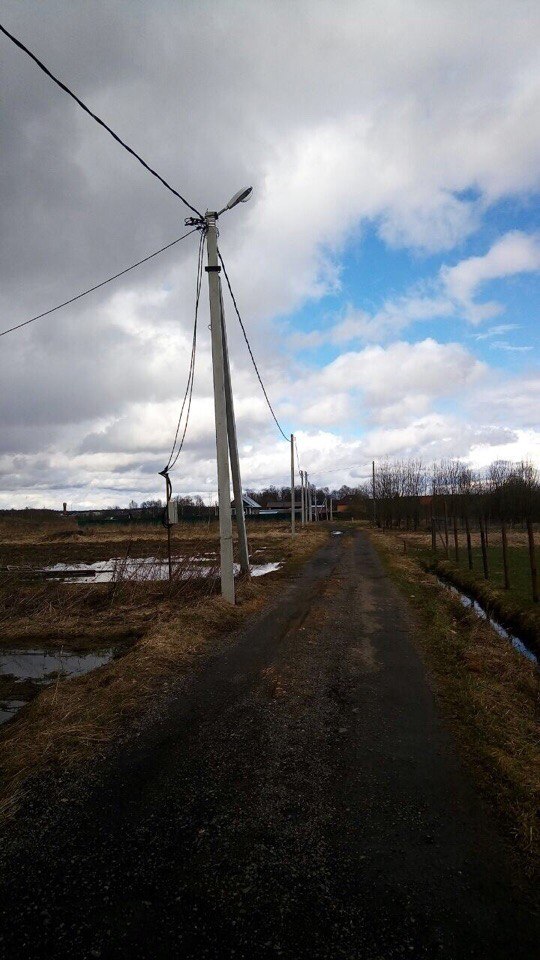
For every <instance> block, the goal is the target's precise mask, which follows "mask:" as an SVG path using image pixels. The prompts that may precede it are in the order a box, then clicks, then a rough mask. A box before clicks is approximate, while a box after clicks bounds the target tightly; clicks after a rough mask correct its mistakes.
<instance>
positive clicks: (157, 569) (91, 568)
mask: <svg viewBox="0 0 540 960" xmlns="http://www.w3.org/2000/svg"><path fill="white" fill-rule="evenodd" d="M281 565H282V564H281V562H280V563H253V564H251V574H252V576H254V577H263V576H264V575H265V574H267V573H273V572H274V571H275V570H279V568H280V567H281ZM172 567H173V573H174V575H175V576H176V577H179V578H180V579H181V580H188V579H191V577H193V576H197V577H209V576H215V575H216V573H217V565H216V562H215V560H214V559H213V557H212V556H211V555H210V554H205V555H204V556H202V557H183V558H182V559H181V560H178V559H177V560H174V558H173V563H172ZM36 572H40V571H36ZM43 572H44V573H46V574H49V576H50V575H51V574H52V575H53V577H54V578H55V577H56V575H57V576H58V579H59V580H63V582H64V583H111V581H113V580H115V579H117V578H118V577H121V578H122V579H123V580H136V581H138V582H144V581H146V580H168V579H169V564H168V562H167V561H166V560H157V559H154V558H152V557H149V558H145V559H143V560H128V561H127V562H125V561H123V560H119V559H117V558H112V559H111V560H97V561H96V562H95V563H55V564H53V565H52V566H50V567H44V568H43ZM234 572H235V574H238V573H239V572H240V566H239V564H235V566H234Z"/></svg>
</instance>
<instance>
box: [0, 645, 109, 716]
mask: <svg viewBox="0 0 540 960" xmlns="http://www.w3.org/2000/svg"><path fill="white" fill-rule="evenodd" d="M113 656H114V650H112V649H109V650H102V651H100V652H99V653H95V652H93V653H73V652H65V651H62V650H59V651H50V650H7V651H6V652H5V653H0V679H2V678H5V680H6V682H8V683H9V681H14V682H13V683H10V697H9V698H8V699H6V700H1V694H0V723H4V722H5V721H6V720H9V719H11V717H12V716H13V715H14V714H15V713H17V711H18V710H20V709H21V707H23V706H24V705H25V703H27V700H20V699H15V698H14V697H13V693H15V692H16V690H17V686H18V685H19V684H20V685H21V692H20V695H21V696H24V695H25V693H26V692H27V691H28V684H30V685H31V687H30V689H32V688H33V689H34V690H36V689H39V688H41V687H46V686H48V685H49V684H50V683H54V681H55V680H59V679H62V678H64V677H80V676H83V674H85V673H90V671H91V670H95V669H96V667H101V666H103V665H104V664H105V663H108V662H109V661H110V660H112V658H113ZM23 684H25V685H26V687H25V689H23ZM30 696H31V694H30Z"/></svg>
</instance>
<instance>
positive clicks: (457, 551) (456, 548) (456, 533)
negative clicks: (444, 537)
mask: <svg viewBox="0 0 540 960" xmlns="http://www.w3.org/2000/svg"><path fill="white" fill-rule="evenodd" d="M454 553H455V557H456V563H459V542H458V528H457V517H456V511H455V507H454Z"/></svg>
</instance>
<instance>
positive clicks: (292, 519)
mask: <svg viewBox="0 0 540 960" xmlns="http://www.w3.org/2000/svg"><path fill="white" fill-rule="evenodd" d="M295 501H296V497H295V494H294V436H293V434H292V433H291V537H294V535H295V533H296V530H295V528H294V524H295V519H296V517H295V511H296V503H295Z"/></svg>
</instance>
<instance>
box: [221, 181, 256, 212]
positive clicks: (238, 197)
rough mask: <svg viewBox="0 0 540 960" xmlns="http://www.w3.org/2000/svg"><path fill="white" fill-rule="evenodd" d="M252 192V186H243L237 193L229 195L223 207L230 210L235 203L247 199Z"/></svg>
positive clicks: (243, 201)
mask: <svg viewBox="0 0 540 960" xmlns="http://www.w3.org/2000/svg"><path fill="white" fill-rule="evenodd" d="M252 193H253V187H245V188H244V189H243V190H239V191H238V193H235V195H234V197H231V199H230V200H229V202H228V204H227V206H226V207H225V209H226V210H232V208H233V207H235V206H236V204H237V203H245V202H246V200H249V198H250V196H251V194H252Z"/></svg>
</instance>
